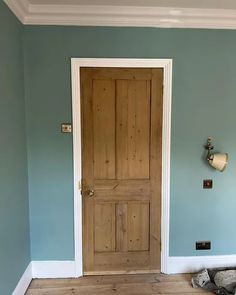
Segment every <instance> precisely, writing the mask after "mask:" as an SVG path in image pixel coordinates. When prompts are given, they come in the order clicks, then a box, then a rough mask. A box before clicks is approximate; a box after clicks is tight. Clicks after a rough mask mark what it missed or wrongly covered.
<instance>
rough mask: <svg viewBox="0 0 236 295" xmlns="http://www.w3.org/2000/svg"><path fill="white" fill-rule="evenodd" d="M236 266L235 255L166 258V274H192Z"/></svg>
mask: <svg viewBox="0 0 236 295" xmlns="http://www.w3.org/2000/svg"><path fill="white" fill-rule="evenodd" d="M227 266H236V255H216V256H189V257H187V256H185V257H177V256H175V257H168V263H167V274H177V273H194V272H197V271H199V270H202V269H204V268H214V267H227Z"/></svg>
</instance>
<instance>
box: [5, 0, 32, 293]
mask: <svg viewBox="0 0 236 295" xmlns="http://www.w3.org/2000/svg"><path fill="white" fill-rule="evenodd" d="M22 35H23V26H22V25H21V24H20V23H19V22H18V21H17V19H16V17H15V16H14V15H13V14H12V13H11V12H10V11H9V9H8V8H7V7H6V6H5V4H4V3H3V1H0V294H2V295H10V294H12V291H13V290H14V289H15V287H16V285H17V283H18V281H19V279H20V277H21V276H22V274H23V272H24V271H25V269H26V267H27V266H28V264H29V262H30V239H29V205H28V184H27V154H26V147H27V146H26V132H25V104H24V71H23V43H22Z"/></svg>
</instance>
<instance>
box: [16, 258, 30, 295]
mask: <svg viewBox="0 0 236 295" xmlns="http://www.w3.org/2000/svg"><path fill="white" fill-rule="evenodd" d="M31 280H32V268H31V263H30V264H29V265H28V267H27V268H26V270H25V272H24V274H23V275H22V277H21V279H20V280H19V282H18V284H17V286H16V288H15V290H14V291H13V293H12V295H24V294H25V292H26V290H27V289H28V287H29V284H30V282H31Z"/></svg>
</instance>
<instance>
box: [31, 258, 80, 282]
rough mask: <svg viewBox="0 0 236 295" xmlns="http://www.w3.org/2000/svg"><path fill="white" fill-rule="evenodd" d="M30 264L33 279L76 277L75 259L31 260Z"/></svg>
mask: <svg viewBox="0 0 236 295" xmlns="http://www.w3.org/2000/svg"><path fill="white" fill-rule="evenodd" d="M31 264H32V277H33V278H34V279H35V278H37V279H46V278H50V279H54V278H74V277H76V269H75V261H32V262H31Z"/></svg>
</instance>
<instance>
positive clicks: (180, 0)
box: [28, 0, 236, 9]
mask: <svg viewBox="0 0 236 295" xmlns="http://www.w3.org/2000/svg"><path fill="white" fill-rule="evenodd" d="M28 1H29V3H30V4H37V5H49V4H53V5H109V6H145V7H148V6H151V7H175V8H178V7H180V8H203V9H205V8H207V9H236V0H28Z"/></svg>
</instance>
